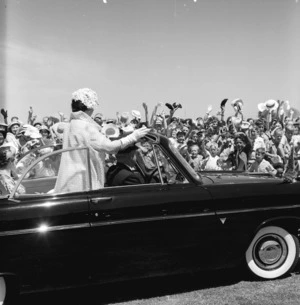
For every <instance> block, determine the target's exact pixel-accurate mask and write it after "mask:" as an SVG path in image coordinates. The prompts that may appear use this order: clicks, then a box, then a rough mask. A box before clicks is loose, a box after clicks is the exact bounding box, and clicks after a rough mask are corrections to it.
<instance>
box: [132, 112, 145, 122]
mask: <svg viewBox="0 0 300 305" xmlns="http://www.w3.org/2000/svg"><path fill="white" fill-rule="evenodd" d="M131 114H132V116H133V117H135V118H136V119H137V120H140V119H141V118H142V116H141V113H140V112H139V111H138V110H132V111H131Z"/></svg>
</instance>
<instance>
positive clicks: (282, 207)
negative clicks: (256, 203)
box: [217, 205, 300, 216]
mask: <svg viewBox="0 0 300 305" xmlns="http://www.w3.org/2000/svg"><path fill="white" fill-rule="evenodd" d="M297 208H298V209H300V205H285V206H280V207H264V208H256V209H240V210H236V209H234V210H223V211H222V210H217V216H220V215H224V214H238V213H244V212H259V211H272V210H283V209H297Z"/></svg>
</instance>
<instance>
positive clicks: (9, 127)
mask: <svg viewBox="0 0 300 305" xmlns="http://www.w3.org/2000/svg"><path fill="white" fill-rule="evenodd" d="M14 125H18V126H19V127H20V126H21V123H20V122H19V121H14V122H11V123H10V124H9V125H8V129H11V128H12V127H13V126H14Z"/></svg>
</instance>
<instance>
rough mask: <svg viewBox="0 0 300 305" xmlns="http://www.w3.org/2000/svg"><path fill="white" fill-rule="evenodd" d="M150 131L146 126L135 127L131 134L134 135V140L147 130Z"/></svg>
mask: <svg viewBox="0 0 300 305" xmlns="http://www.w3.org/2000/svg"><path fill="white" fill-rule="evenodd" d="M149 131H150V128H147V127H146V126H143V127H141V128H139V129H136V130H135V131H134V132H133V133H132V135H133V136H134V137H135V139H136V141H137V140H138V139H140V138H143V137H144V136H145V135H146V134H147V133H148V132H149Z"/></svg>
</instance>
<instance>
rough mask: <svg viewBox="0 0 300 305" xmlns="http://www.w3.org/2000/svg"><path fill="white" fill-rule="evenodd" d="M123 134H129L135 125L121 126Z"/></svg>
mask: <svg viewBox="0 0 300 305" xmlns="http://www.w3.org/2000/svg"><path fill="white" fill-rule="evenodd" d="M120 129H121V131H122V135H123V136H124V135H129V134H130V133H132V132H133V131H134V127H133V126H132V125H127V126H121V128H120Z"/></svg>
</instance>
